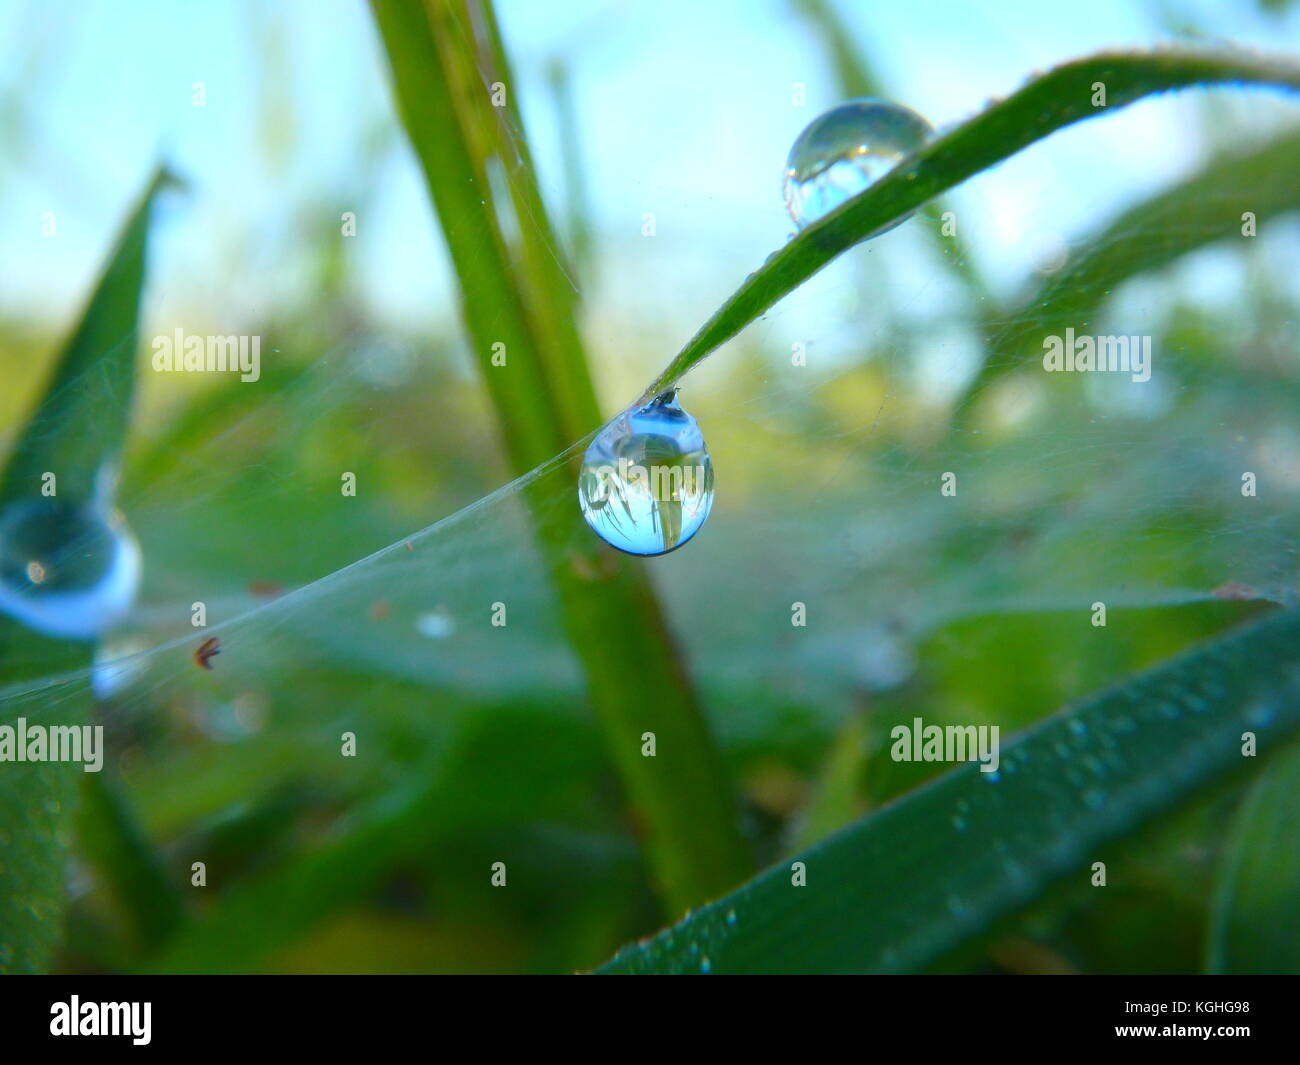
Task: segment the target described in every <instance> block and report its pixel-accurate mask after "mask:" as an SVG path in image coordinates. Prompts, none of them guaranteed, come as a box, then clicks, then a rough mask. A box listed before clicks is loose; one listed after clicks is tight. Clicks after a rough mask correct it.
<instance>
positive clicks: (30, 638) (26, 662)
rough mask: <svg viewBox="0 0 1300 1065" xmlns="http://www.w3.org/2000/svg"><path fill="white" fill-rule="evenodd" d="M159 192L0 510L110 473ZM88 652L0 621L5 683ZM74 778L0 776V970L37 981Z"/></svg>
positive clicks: (8, 768)
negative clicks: (49, 482) (46, 484)
mask: <svg viewBox="0 0 1300 1065" xmlns="http://www.w3.org/2000/svg"><path fill="white" fill-rule="evenodd" d="M164 181H165V177H164V175H163V173H162V172H161V171H160V172H159V173H158V175H156V176H155V178H154V179H153V180H152V181H151V182H150V185H149V188H148V189H147V191H146V192H145V194H144V196H143V197H142V198H141V200H140V201H139V203H138V204H137V206H136V207H135V209H134V210H133V211H132V213H131V215H130V218H129V220H128V222H127V224H126V226H125V228H124V230H123V231H122V234H121V236H120V237H119V238H118V241H117V244H116V245H115V247H114V249H113V252H112V254H111V256H110V258H109V261H108V264H107V266H106V267H105V269H104V272H103V274H102V275H101V276H100V279H99V282H98V284H97V285H96V288H95V291H94V294H93V295H92V296H91V299H90V303H89V304H88V306H87V308H86V311H85V313H84V314H83V315H82V317H81V320H80V322H79V324H78V325H77V327H76V329H75V330H74V331H73V334H72V336H71V338H70V339H69V341H68V343H67V345H66V346H65V348H64V350H63V353H62V355H61V356H60V358H59V360H58V363H57V364H56V366H55V369H54V372H53V375H52V376H51V378H50V381H49V384H48V385H47V386H46V389H45V393H44V396H43V398H42V399H41V400H40V402H39V403H38V404H37V406H36V408H35V410H34V412H33V413H32V415H31V417H30V419H29V420H28V422H27V425H26V427H25V428H24V430H23V432H22V434H21V435H20V436H19V437H18V440H17V443H16V444H15V445H14V449H13V451H12V453H11V454H10V456H9V459H8V464H7V466H6V467H5V473H4V476H3V478H0V507H4V506H8V505H10V504H12V503H13V502H15V501H17V500H24V499H33V498H40V492H41V487H42V475H43V474H44V473H45V472H47V471H49V472H53V473H54V474H55V475H56V477H57V482H56V483H57V489H58V495H59V496H60V497H61V498H63V497H68V498H73V499H78V498H81V499H87V498H89V497H90V496H91V495H93V494H94V492H95V491H96V489H97V487H99V484H100V482H99V478H100V476H101V474H100V471H101V470H103V469H104V468H105V466H106V465H107V466H108V467H109V468H110V469H111V468H112V467H113V465H114V464H115V463H116V461H117V458H118V456H119V454H120V453H121V450H122V447H123V443H124V441H125V438H126V432H127V427H128V424H129V419H130V409H131V396H132V393H133V391H134V380H135V356H136V352H137V350H138V347H139V344H138V341H139V312H140V297H141V293H142V291H143V287H144V273H145V257H146V250H147V243H148V233H149V215H150V209H151V207H152V205H153V200H154V196H155V194H156V193H157V191H158V189H159V188H160V187H161V185H162V184H163V183H164ZM92 653H93V647H92V645H91V644H85V643H68V642H63V641H57V640H53V639H49V638H47V637H44V636H41V635H39V634H37V633H34V632H32V631H30V630H28V629H26V628H24V627H23V626H22V625H20V624H19V623H18V622H16V621H14V620H13V619H11V618H8V617H3V616H0V675H3V678H4V680H5V682H6V683H8V682H14V681H21V680H28V679H34V678H37V677H41V676H45V675H50V674H57V673H61V672H65V671H69V670H74V669H81V668H85V667H87V666H89V665H90V664H91V657H92ZM88 699H89V693H88V692H87V693H85V694H84V695H82V696H78V697H76V698H73V699H68V700H55V701H51V702H48V703H45V704H42V705H41V706H40V708H39V710H36V709H33V710H32V711H31V712H30V713H29V715H28V716H30V717H32V718H33V720H32V723H33V724H36V723H38V721H37V719H39V723H40V724H42V725H72V724H81V723H84V722H85V720H86V718H87V715H88V710H89V706H88ZM17 716H18V715H16V714H15V715H14V717H17ZM0 724H3V725H7V726H10V727H14V726H15V725H16V721H15V720H13V719H12V718H11V717H9V716H6V717H5V719H4V720H3V721H2V722H0ZM85 776H87V774H85V773H84V772H83V770H82V767H81V766H80V765H70V764H60V763H51V762H33V763H16V762H6V763H4V764H3V766H0V840H3V844H4V845H3V850H2V851H0V971H8V972H32V971H39V970H41V969H43V968H45V967H46V966H47V965H48V963H49V959H50V956H51V953H52V951H53V949H54V946H55V944H56V943H57V942H58V939H59V936H60V933H61V930H62V914H63V907H64V899H65V894H66V889H65V884H64V868H65V865H66V861H67V838H66V837H67V832H66V826H67V824H68V817H69V814H70V812H71V811H72V810H73V808H74V806H75V803H76V798H77V789H78V785H79V784H80V783H81V782H82V780H83V778H84V777H85ZM88 794H91V795H92V796H93V795H94V794H96V792H95V789H94V788H93V787H91V788H89V789H88Z"/></svg>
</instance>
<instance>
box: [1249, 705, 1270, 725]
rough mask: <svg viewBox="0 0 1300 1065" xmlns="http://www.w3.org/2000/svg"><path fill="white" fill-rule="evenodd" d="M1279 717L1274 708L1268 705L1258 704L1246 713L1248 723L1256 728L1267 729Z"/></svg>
mask: <svg viewBox="0 0 1300 1065" xmlns="http://www.w3.org/2000/svg"><path fill="white" fill-rule="evenodd" d="M1276 716H1277V711H1276V709H1275V708H1274V707H1272V706H1269V705H1268V704H1266V703H1256V704H1255V705H1254V706H1252V707H1251V708H1250V709H1249V710H1247V711H1246V723H1247V724H1248V725H1251V726H1252V727H1254V728H1267V727H1268V726H1269V725H1271V724H1273V719H1274V718H1275V717H1276Z"/></svg>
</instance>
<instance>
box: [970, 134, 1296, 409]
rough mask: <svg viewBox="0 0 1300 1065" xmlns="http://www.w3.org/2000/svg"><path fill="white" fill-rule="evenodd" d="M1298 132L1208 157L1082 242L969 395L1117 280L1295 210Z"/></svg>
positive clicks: (1021, 315) (1031, 353) (1030, 356)
mask: <svg viewBox="0 0 1300 1065" xmlns="http://www.w3.org/2000/svg"><path fill="white" fill-rule="evenodd" d="M1298 172H1300V134H1291V135H1289V136H1285V137H1282V138H1281V139H1279V140H1277V141H1274V142H1272V143H1270V144H1267V145H1265V146H1264V147H1263V148H1259V149H1257V150H1256V151H1253V152H1248V153H1245V154H1241V155H1230V156H1225V157H1221V158H1218V159H1214V160H1212V161H1211V162H1210V163H1209V164H1208V165H1207V166H1205V167H1204V168H1203V169H1202V170H1201V171H1200V172H1199V173H1197V174H1195V175H1194V176H1192V177H1191V178H1189V179H1188V180H1186V181H1184V182H1182V183H1181V184H1179V185H1177V186H1175V187H1174V188H1172V189H1168V190H1166V191H1164V192H1161V193H1159V194H1158V195H1156V196H1154V197H1152V198H1151V199H1149V200H1146V201H1144V202H1143V203H1140V204H1138V205H1136V206H1135V207H1132V208H1130V209H1129V210H1127V211H1125V212H1124V213H1123V214H1122V215H1120V216H1119V217H1118V218H1117V219H1115V221H1114V222H1112V223H1111V224H1110V225H1108V226H1107V227H1106V228H1105V229H1104V230H1103V231H1102V232H1101V233H1099V234H1097V235H1096V236H1095V237H1092V238H1091V239H1089V240H1088V241H1087V242H1086V244H1085V246H1084V248H1083V250H1082V251H1081V252H1080V253H1079V254H1078V255H1077V256H1075V257H1074V258H1073V259H1072V260H1071V262H1070V263H1069V264H1068V265H1067V266H1066V267H1065V268H1064V269H1063V270H1061V271H1060V272H1059V273H1057V274H1055V275H1053V276H1052V277H1051V278H1050V279H1048V280H1047V281H1045V282H1044V283H1043V284H1042V285H1040V286H1039V287H1038V288H1037V289H1036V290H1035V291H1034V292H1032V293H1031V294H1030V295H1029V297H1028V298H1027V299H1025V301H1024V303H1023V304H1021V306H1020V308H1019V309H1018V310H1017V311H1016V312H1015V313H1014V315H1013V316H1012V323H1011V325H1010V326H1008V327H1006V328H1004V329H1002V330H1001V331H1000V332H999V333H997V334H995V335H994V336H993V337H992V339H991V341H990V344H989V350H990V351H992V352H995V353H996V354H997V359H996V361H993V360H990V361H988V362H986V363H985V364H984V366H983V367H982V368H981V370H980V372H979V374H977V375H976V377H975V378H974V379H973V380H972V382H971V384H970V386H969V387H968V388H967V394H968V395H976V394H978V393H980V392H981V391H983V389H984V388H985V387H986V386H987V385H988V384H989V383H990V382H992V381H994V380H996V379H997V378H999V377H1001V376H1003V375H1004V374H1006V373H1009V372H1011V371H1013V370H1015V369H1017V368H1018V367H1020V366H1023V365H1025V364H1026V363H1027V362H1029V361H1032V360H1039V359H1041V358H1042V355H1043V348H1042V340H1043V337H1045V336H1048V335H1059V334H1061V333H1063V332H1064V331H1065V329H1066V327H1068V326H1075V327H1078V326H1080V325H1081V324H1082V323H1084V322H1088V321H1090V320H1092V318H1093V316H1094V315H1096V313H1097V311H1098V309H1099V308H1100V307H1101V305H1102V303H1103V301H1105V299H1106V298H1107V297H1108V296H1109V295H1110V294H1111V293H1112V292H1114V291H1115V289H1117V288H1118V287H1119V286H1120V285H1121V284H1123V282H1125V281H1127V280H1128V279H1129V278H1131V277H1135V276H1137V275H1139V274H1142V273H1145V272H1147V271H1149V270H1158V269H1160V268H1161V267H1163V266H1167V265H1168V264H1169V263H1172V262H1174V261H1175V260H1177V259H1179V258H1181V257H1182V256H1184V255H1186V254H1188V253H1189V252H1193V251H1195V250H1196V249H1197V248H1202V247H1204V246H1205V245H1207V244H1211V243H1213V242H1214V241H1218V240H1225V239H1228V238H1237V239H1242V224H1243V223H1242V215H1243V213H1244V212H1246V211H1249V212H1251V213H1252V214H1253V215H1254V216H1255V224H1256V226H1262V225H1263V224H1264V223H1265V222H1266V221H1268V220H1269V219H1272V218H1275V217H1277V216H1279V215H1282V214H1284V213H1286V212H1289V211H1295V210H1297V209H1300V182H1297V181H1296V180H1295V176H1294V175H1295V174H1296V173H1298Z"/></svg>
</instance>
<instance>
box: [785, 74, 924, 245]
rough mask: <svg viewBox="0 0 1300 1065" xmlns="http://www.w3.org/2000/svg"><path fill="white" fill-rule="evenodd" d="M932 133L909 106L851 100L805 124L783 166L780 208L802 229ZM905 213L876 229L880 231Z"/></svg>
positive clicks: (870, 182) (878, 176)
mask: <svg viewBox="0 0 1300 1065" xmlns="http://www.w3.org/2000/svg"><path fill="white" fill-rule="evenodd" d="M933 136H934V127H933V126H932V125H930V123H929V122H928V121H927V120H926V119H925V118H924V117H923V116H921V115H918V114H917V113H916V112H915V111H913V110H912V109H911V108H910V107H904V106H903V105H902V104H895V103H890V102H889V101H888V100H875V99H865V100H850V101H849V102H848V103H846V104H840V105H839V107H833V108H831V109H830V110H829V111H827V112H826V113H825V114H822V115H820V116H819V117H817V118H815V119H813V120H812V122H810V123H809V124H808V127H807V128H806V129H805V130H804V131H803V132H802V133H800V134H799V136H798V137H797V138H796V139H795V142H794V147H793V148H791V149H790V157H789V159H787V160H786V164H785V206H786V209H787V210H788V211H789V212H790V217H791V218H793V219H794V223H795V225H797V226H799V227H800V228H802V227H803V226H806V225H809V224H811V223H812V222H815V221H817V219H819V218H821V217H822V216H823V215H826V214H829V213H830V212H831V211H833V210H835V208H836V207H838V206H839V205H840V204H842V203H844V202H845V201H847V200H849V199H851V198H852V197H854V196H856V195H857V194H858V193H860V192H862V191H863V190H864V189H868V188H870V187H871V186H872V185H874V184H875V183H876V182H877V181H879V180H880V179H881V178H882V177H884V175H885V174H887V173H889V171H890V170H892V169H893V168H894V167H895V166H896V165H897V164H898V162H899V160H901V159H903V158H904V157H906V156H908V155H911V154H912V153H913V152H914V151H916V150H917V149H918V148H920V147H921V146H922V145H924V144H925V142H926V141H928V140H929V139H930V138H931V137H933ZM906 218H907V215H904V216H903V218H899V219H898V220H897V221H895V222H891V223H890V224H889V225H887V226H882V227H881V228H880V229H878V230H876V233H873V234H871V235H872V236H875V235H876V234H877V233H883V232H885V231H886V230H888V229H893V228H894V226H896V225H898V224H899V223H900V222H902V221H904V220H905V219H906Z"/></svg>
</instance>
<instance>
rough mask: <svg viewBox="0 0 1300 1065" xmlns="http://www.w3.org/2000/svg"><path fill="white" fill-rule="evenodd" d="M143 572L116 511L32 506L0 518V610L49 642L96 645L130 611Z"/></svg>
mask: <svg viewBox="0 0 1300 1065" xmlns="http://www.w3.org/2000/svg"><path fill="white" fill-rule="evenodd" d="M140 566H141V562H140V546H139V544H137V543H136V540H135V537H134V536H133V535H131V531H130V530H129V529H128V528H127V527H126V523H125V522H124V521H123V520H122V518H121V516H120V515H119V514H117V513H115V512H106V511H101V510H100V509H98V508H95V507H89V506H79V505H76V504H73V503H65V502H63V501H62V500H56V499H34V500H23V501H21V502H17V503H13V504H11V505H10V506H8V507H6V508H5V510H4V512H3V514H0V611H3V612H4V613H6V614H8V615H10V616H11V617H13V618H16V619H17V620H18V621H20V622H22V623H23V624H24V625H26V626H27V627H28V628H30V629H34V630H35V631H37V632H40V633H42V634H44V635H46V636H54V637H57V638H60V639H67V640H89V639H94V638H95V637H96V636H98V635H99V634H100V633H101V632H103V631H104V630H105V629H107V628H108V627H109V626H110V625H112V624H113V622H115V621H117V620H118V619H119V618H121V617H122V615H124V614H125V613H126V612H127V610H129V609H130V607H131V604H132V603H133V602H134V601H135V593H136V589H137V587H138V586H139V583H140Z"/></svg>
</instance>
